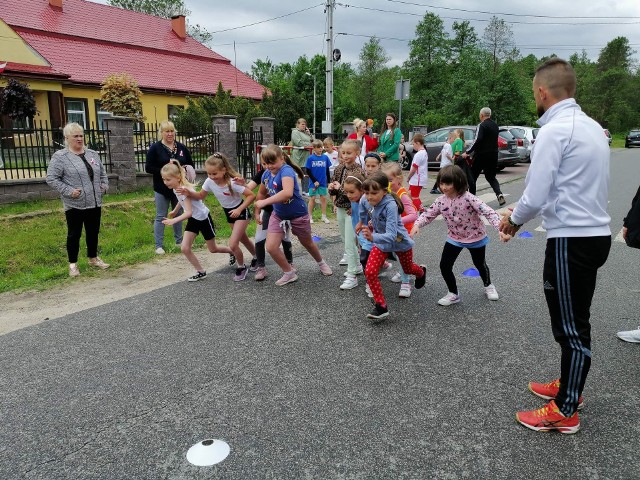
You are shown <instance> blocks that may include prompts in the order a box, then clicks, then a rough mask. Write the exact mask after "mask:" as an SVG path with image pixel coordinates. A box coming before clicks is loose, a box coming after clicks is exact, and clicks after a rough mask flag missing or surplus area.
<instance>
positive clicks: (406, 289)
mask: <svg viewBox="0 0 640 480" xmlns="http://www.w3.org/2000/svg"><path fill="white" fill-rule="evenodd" d="M398 296H399V297H400V298H409V297H410V296H411V284H409V283H403V284H402V285H400V292H398Z"/></svg>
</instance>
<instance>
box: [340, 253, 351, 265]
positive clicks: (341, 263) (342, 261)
mask: <svg viewBox="0 0 640 480" xmlns="http://www.w3.org/2000/svg"><path fill="white" fill-rule="evenodd" d="M338 265H349V262H347V255H346V254H345V255H342V258H341V259H340V261H339V262H338Z"/></svg>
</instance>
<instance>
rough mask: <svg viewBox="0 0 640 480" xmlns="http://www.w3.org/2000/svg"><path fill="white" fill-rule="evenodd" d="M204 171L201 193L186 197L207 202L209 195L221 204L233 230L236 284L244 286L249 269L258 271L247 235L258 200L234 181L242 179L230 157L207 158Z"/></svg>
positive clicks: (232, 242)
mask: <svg viewBox="0 0 640 480" xmlns="http://www.w3.org/2000/svg"><path fill="white" fill-rule="evenodd" d="M204 168H205V170H206V171H207V179H206V180H205V181H204V183H203V184H202V189H201V190H200V191H199V192H189V193H186V194H187V195H189V196H190V197H191V198H194V199H196V200H204V199H205V198H206V196H207V195H208V194H209V193H213V194H214V195H215V197H216V199H217V200H218V202H220V205H221V206H222V209H223V210H224V213H225V215H226V217H227V222H229V227H231V236H230V237H229V248H230V249H231V251H232V253H233V255H234V256H235V257H236V262H237V266H236V274H235V276H234V277H233V280H234V281H236V282H241V281H242V280H244V279H245V278H246V277H247V272H248V271H249V269H250V270H251V271H252V272H255V271H256V270H257V269H258V260H257V258H256V248H255V246H254V245H253V242H252V241H251V240H250V239H249V236H248V235H247V226H248V225H249V221H250V220H251V213H250V212H249V208H248V207H249V205H251V202H253V200H254V199H255V198H256V196H255V195H254V193H253V192H252V191H251V190H249V189H248V188H247V187H245V186H243V185H238V184H236V183H235V182H233V181H232V180H233V179H235V178H239V177H240V174H239V173H238V172H236V171H235V170H234V169H233V167H232V166H231V164H230V163H229V160H228V159H227V157H225V156H224V155H223V154H222V153H220V152H215V153H214V154H213V155H211V156H210V157H209V158H207V160H206V161H205V162H204ZM179 192H180V191H179ZM180 193H182V192H180ZM243 197H244V199H243ZM240 243H242V244H243V245H244V246H245V247H246V248H247V250H249V253H251V255H252V257H253V258H252V260H251V265H250V267H249V268H247V266H246V265H245V264H244V253H243V252H242V249H241V248H240Z"/></svg>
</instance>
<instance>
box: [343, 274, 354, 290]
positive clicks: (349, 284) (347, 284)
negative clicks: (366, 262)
mask: <svg viewBox="0 0 640 480" xmlns="http://www.w3.org/2000/svg"><path fill="white" fill-rule="evenodd" d="M357 286H358V279H357V278H356V276H355V275H349V276H347V278H345V279H344V282H342V285H340V290H351V289H352V288H356V287H357Z"/></svg>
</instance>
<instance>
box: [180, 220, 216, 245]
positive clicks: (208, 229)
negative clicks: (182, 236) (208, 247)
mask: <svg viewBox="0 0 640 480" xmlns="http://www.w3.org/2000/svg"><path fill="white" fill-rule="evenodd" d="M184 231H185V232H193V233H195V234H196V235H198V234H199V233H202V236H203V237H204V239H205V240H211V239H212V238H216V227H215V226H214V225H213V220H211V215H207V218H205V219H204V220H196V219H195V218H193V217H189V218H188V219H187V226H186V227H185V228H184Z"/></svg>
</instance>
